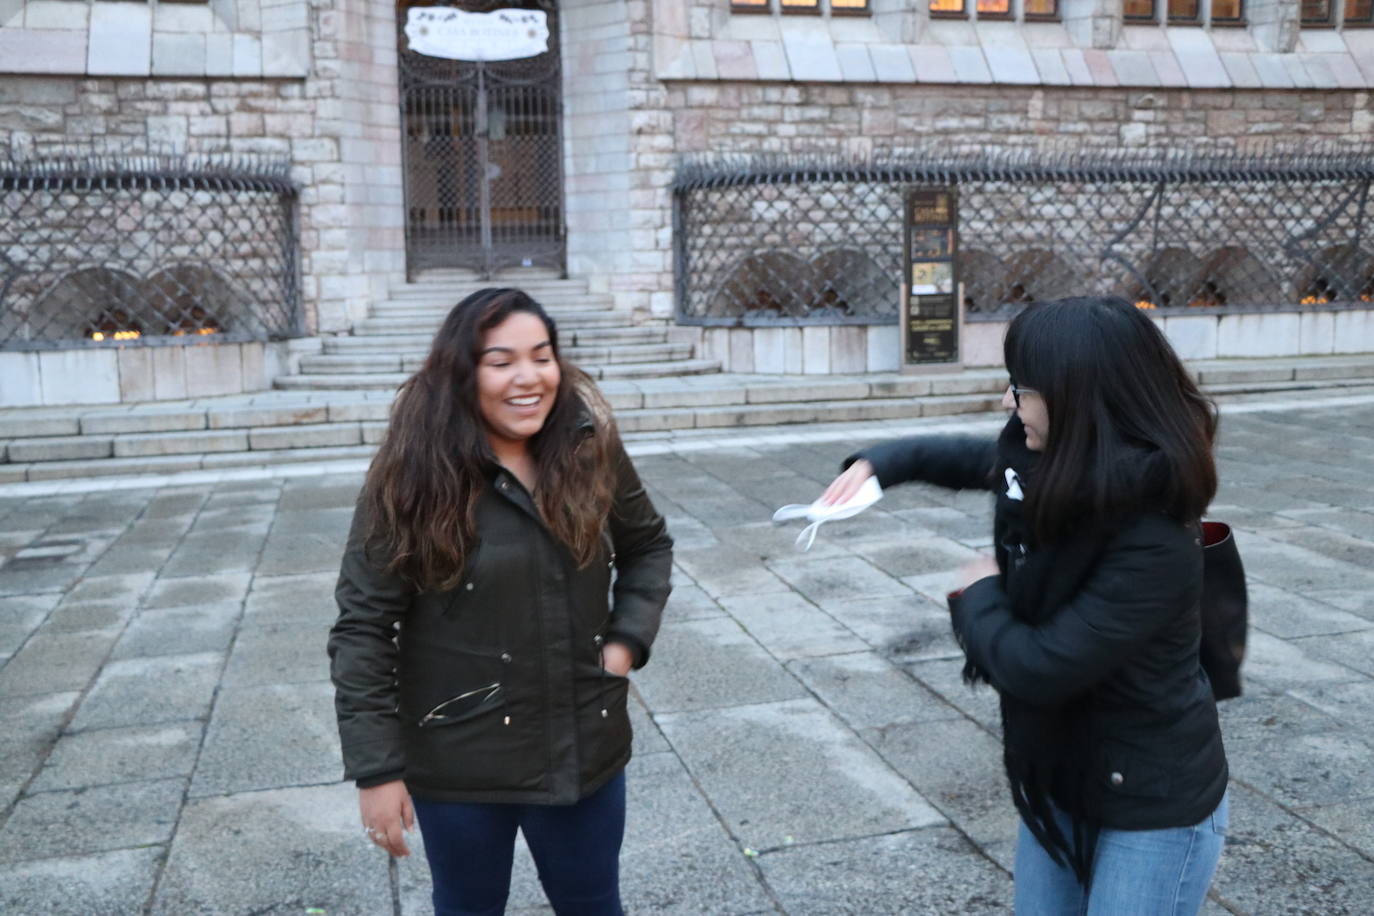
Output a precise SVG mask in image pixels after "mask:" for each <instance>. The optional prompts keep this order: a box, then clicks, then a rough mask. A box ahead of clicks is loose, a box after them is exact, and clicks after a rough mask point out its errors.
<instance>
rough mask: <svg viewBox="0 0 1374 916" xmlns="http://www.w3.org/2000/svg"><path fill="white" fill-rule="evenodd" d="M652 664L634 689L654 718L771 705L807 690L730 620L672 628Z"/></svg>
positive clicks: (664, 635) (663, 634) (657, 647)
mask: <svg viewBox="0 0 1374 916" xmlns="http://www.w3.org/2000/svg"><path fill="white" fill-rule="evenodd" d="M660 655H661V656H662V657H664V658H667V659H671V662H670V663H669V664H662V665H659V664H650V665H648V666H646V667H645V668H643V669H641V670H640V671H638V672H636V673H635V684H636V686H637V687H638V688H639V691H640V693H641V694H642V695H643V697H644V700H645V702H646V703H648V704H649V708H650V709H652V710H653V711H654V712H655V714H659V713H665V712H678V711H682V710H694V709H712V708H717V707H729V706H736V705H738V704H740V703H766V702H770V701H773V700H783V699H790V698H793V697H801V696H804V695H805V694H806V689H805V688H804V687H803V686H802V685H801V683H800V682H799V681H797V679H796V678H794V677H793V676H792V675H790V674H788V673H787V671H786V670H784V669H783V667H782V665H781V664H780V663H779V662H778V661H776V660H775V659H774V658H772V657H771V656H770V655H768V653H767V652H765V651H764V649H763V648H762V647H761V646H760V645H759V644H758V642H756V641H755V640H754V639H753V637H751V636H750V635H749V634H748V633H747V632H745V631H744V629H743V628H741V627H740V625H739V623H738V622H736V621H735V620H734V619H732V618H730V617H712V618H707V619H701V620H688V621H684V622H682V623H674V624H667V625H665V626H664V627H663V628H662V629H661V630H659V633H658V639H657V640H655V642H654V657H655V658H657V657H658V656H660ZM651 661H652V660H651Z"/></svg>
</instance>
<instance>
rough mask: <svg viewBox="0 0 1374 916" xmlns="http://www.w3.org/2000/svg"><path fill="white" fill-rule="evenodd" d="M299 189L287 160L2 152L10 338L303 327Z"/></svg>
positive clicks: (1, 248)
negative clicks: (20, 154)
mask: <svg viewBox="0 0 1374 916" xmlns="http://www.w3.org/2000/svg"><path fill="white" fill-rule="evenodd" d="M296 202H297V189H296V186H295V185H294V184H293V183H292V181H291V179H290V175H289V171H288V165H287V164H286V163H285V162H267V161H262V160H252V159H245V158H228V157H222V156H185V155H128V154H98V153H91V152H79V151H72V150H67V151H57V152H46V153H35V154H33V155H29V156H24V157H21V156H18V155H13V154H12V155H10V156H9V157H7V158H4V159H0V349H10V350H37V349H48V348H55V347H70V346H72V345H73V344H75V343H78V342H81V341H85V342H87V343H89V344H92V345H101V344H105V343H111V342H114V341H119V342H121V343H126V342H128V341H130V340H135V339H136V340H139V341H140V342H142V343H177V342H183V343H184V342H186V341H185V340H180V341H178V340H177V339H178V338H185V337H188V336H189V337H203V336H205V335H210V334H214V335H217V337H219V338H221V339H227V340H268V339H278V338H283V337H292V336H298V335H299V334H300V333H301V327H300V269H299V247H298V240H297V235H296Z"/></svg>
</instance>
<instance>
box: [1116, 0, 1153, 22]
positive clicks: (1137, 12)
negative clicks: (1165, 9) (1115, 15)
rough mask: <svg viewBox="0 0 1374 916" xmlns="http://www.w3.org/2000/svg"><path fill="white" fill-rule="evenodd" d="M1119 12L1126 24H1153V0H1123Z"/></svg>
mask: <svg viewBox="0 0 1374 916" xmlns="http://www.w3.org/2000/svg"><path fill="white" fill-rule="evenodd" d="M1121 12H1122V14H1123V15H1124V16H1125V18H1126V21H1127V22H1153V21H1154V18H1155V0H1124V2H1123V3H1122V5H1121Z"/></svg>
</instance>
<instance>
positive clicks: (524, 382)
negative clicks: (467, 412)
mask: <svg viewBox="0 0 1374 916" xmlns="http://www.w3.org/2000/svg"><path fill="white" fill-rule="evenodd" d="M561 375H562V373H561V371H560V370H559V367H558V359H557V358H556V357H555V356H554V352H553V344H552V342H550V340H549V331H548V328H546V327H544V322H543V321H541V320H540V319H539V317H538V316H537V315H533V314H531V313H530V312H512V313H511V314H510V316H509V317H508V318H506V320H505V321H503V322H501V323H500V324H498V325H497V326H496V327H494V328H492V329H491V330H489V331H487V333H486V334H485V336H484V337H483V339H482V350H481V354H480V357H479V360H478V364H477V406H478V409H479V410H480V411H481V413H482V420H483V421H484V422H485V423H486V426H487V437H488V439H489V441H490V442H491V448H492V451H493V452H495V453H496V454H497V456H498V457H500V456H501V455H503V454H509V453H511V452H512V451H514V452H516V453H523V452H524V451H525V448H526V445H527V443H528V440H529V438H530V437H531V436H533V435H535V434H536V433H538V432H539V431H540V430H541V429H543V428H544V421H545V420H546V419H548V416H549V411H550V410H552V409H553V402H554V399H555V398H556V397H557V396H558V382H559V379H560V378H561Z"/></svg>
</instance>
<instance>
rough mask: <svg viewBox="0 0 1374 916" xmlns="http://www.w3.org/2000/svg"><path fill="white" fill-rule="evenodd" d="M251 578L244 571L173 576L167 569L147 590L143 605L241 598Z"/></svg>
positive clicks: (186, 604)
mask: <svg viewBox="0 0 1374 916" xmlns="http://www.w3.org/2000/svg"><path fill="white" fill-rule="evenodd" d="M252 579H253V577H252V576H251V575H250V574H248V573H226V574H223V575H207V576H177V575H173V574H172V573H170V572H167V573H164V574H163V576H162V577H160V578H159V579H158V581H157V582H156V583H155V584H154V585H153V587H152V588H151V589H150V590H149V591H148V594H147V595H146V596H145V597H144V599H143V607H145V608H173V607H199V606H203V605H209V604H220V603H229V602H236V601H242V600H243V597H244V596H245V595H246V594H247V593H248V586H249V585H250V583H251V582H252Z"/></svg>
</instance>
